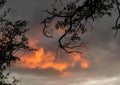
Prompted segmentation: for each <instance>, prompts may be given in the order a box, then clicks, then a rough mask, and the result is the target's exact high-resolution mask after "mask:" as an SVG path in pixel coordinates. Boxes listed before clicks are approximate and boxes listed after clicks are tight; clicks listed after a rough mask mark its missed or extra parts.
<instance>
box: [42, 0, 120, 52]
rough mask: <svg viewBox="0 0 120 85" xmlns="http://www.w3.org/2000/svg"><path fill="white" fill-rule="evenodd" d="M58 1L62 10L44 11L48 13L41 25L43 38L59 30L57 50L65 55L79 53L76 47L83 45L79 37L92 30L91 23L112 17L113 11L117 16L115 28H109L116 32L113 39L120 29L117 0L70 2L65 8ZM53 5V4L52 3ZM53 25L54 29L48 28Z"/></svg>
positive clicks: (119, 12) (51, 35)
mask: <svg viewBox="0 0 120 85" xmlns="http://www.w3.org/2000/svg"><path fill="white" fill-rule="evenodd" d="M57 1H60V3H61V5H62V7H61V8H62V9H59V7H58V8H57V7H55V6H53V9H52V10H51V11H49V10H45V12H46V13H48V14H49V15H48V17H46V18H45V19H44V20H43V21H42V24H43V25H44V29H43V33H44V35H45V36H47V37H49V38H52V37H53V34H54V31H56V30H59V29H61V30H62V31H63V32H64V33H63V34H62V33H61V36H60V38H59V39H58V43H59V45H58V46H59V48H61V49H63V50H64V51H65V52H67V53H72V52H81V51H80V50H77V48H78V47H83V46H84V45H85V43H84V42H83V41H82V39H81V35H82V34H84V33H86V32H87V30H88V28H90V27H91V28H93V26H92V22H95V21H96V19H99V18H102V17H103V16H105V15H108V16H109V17H111V16H113V15H112V14H113V11H116V13H117V14H118V16H117V19H116V20H115V26H114V27H111V28H112V29H113V30H115V31H116V33H115V35H114V37H115V36H116V35H117V32H118V30H119V29H120V23H119V19H120V2H119V0H83V1H84V2H82V1H81V0H72V1H70V2H68V3H67V4H66V5H65V6H64V5H63V4H62V0H55V2H57ZM54 4H55V3H54ZM51 25H54V28H51V27H50V26H51Z"/></svg>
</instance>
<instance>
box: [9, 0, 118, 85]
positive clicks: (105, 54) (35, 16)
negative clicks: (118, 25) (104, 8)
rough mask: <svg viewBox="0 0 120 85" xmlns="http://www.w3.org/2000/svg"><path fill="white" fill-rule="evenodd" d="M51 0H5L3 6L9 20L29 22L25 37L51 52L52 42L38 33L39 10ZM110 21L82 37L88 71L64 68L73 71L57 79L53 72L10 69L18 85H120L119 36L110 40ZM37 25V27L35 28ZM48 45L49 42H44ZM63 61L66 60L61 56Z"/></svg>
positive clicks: (111, 20)
mask: <svg viewBox="0 0 120 85" xmlns="http://www.w3.org/2000/svg"><path fill="white" fill-rule="evenodd" d="M51 1H52V0H8V3H7V7H10V8H11V9H12V11H11V14H10V16H11V17H10V18H14V19H21V18H22V19H27V20H29V21H30V22H31V24H32V26H31V28H30V29H31V31H30V32H29V36H30V38H31V39H33V40H38V41H37V46H38V47H44V48H45V49H46V50H52V51H55V49H56V47H55V46H56V42H55V40H51V39H47V38H45V37H44V36H43V34H42V26H41V25H40V24H38V23H40V21H41V19H43V16H44V15H43V14H42V10H44V9H47V8H49V7H50V4H52V2H51ZM114 18H116V17H115V16H114V17H113V18H111V19H109V18H108V17H107V16H106V17H103V18H102V19H99V20H96V22H95V23H94V27H95V29H93V30H90V31H89V32H88V33H86V34H85V35H83V36H84V38H85V41H86V42H88V44H87V46H86V57H87V58H88V59H89V61H90V68H88V69H85V70H83V69H81V68H79V66H76V67H75V68H73V69H68V70H70V71H72V72H73V74H72V75H71V76H69V77H65V78H60V77H58V76H57V74H58V73H57V72H56V71H55V70H53V69H49V70H39V69H37V68H36V69H32V70H31V69H27V68H19V67H17V66H16V67H15V68H13V71H14V72H15V73H16V75H18V76H19V77H20V79H21V83H20V85H119V84H120V46H119V44H120V33H119V34H118V35H117V37H116V38H113V35H114V31H113V30H112V29H111V27H112V26H113V25H114ZM36 24H37V25H36ZM48 42H49V43H48ZM65 58H67V57H65Z"/></svg>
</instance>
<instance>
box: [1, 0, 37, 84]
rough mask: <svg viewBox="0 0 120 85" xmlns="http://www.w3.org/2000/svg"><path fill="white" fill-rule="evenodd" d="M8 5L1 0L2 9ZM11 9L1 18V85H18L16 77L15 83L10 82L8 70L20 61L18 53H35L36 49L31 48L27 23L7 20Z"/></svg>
mask: <svg viewBox="0 0 120 85" xmlns="http://www.w3.org/2000/svg"><path fill="white" fill-rule="evenodd" d="M5 4H6V0H0V9H2V8H3V6H4V5H5ZM9 11H10V9H7V10H5V11H4V12H3V13H1V14H2V15H1V16H0V85H16V84H17V83H18V82H19V81H18V79H16V78H15V77H12V79H13V81H12V82H11V83H10V82H7V80H9V78H8V77H9V76H10V72H7V71H6V70H7V68H8V67H10V66H11V64H13V63H15V62H16V61H17V60H20V58H19V56H16V53H17V52H19V51H24V52H28V51H33V50H35V49H33V48H31V47H29V44H28V38H27V37H26V32H27V31H28V30H29V29H27V28H26V25H27V23H28V22H27V21H25V20H18V21H10V20H9V19H6V18H5V17H6V16H7V14H8V12H9Z"/></svg>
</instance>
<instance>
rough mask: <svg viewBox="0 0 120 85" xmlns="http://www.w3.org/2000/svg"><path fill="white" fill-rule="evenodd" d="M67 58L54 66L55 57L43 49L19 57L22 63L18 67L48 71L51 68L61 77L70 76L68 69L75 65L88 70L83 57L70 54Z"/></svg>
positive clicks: (87, 62) (86, 61) (86, 62)
mask: <svg viewBox="0 0 120 85" xmlns="http://www.w3.org/2000/svg"><path fill="white" fill-rule="evenodd" d="M68 58H71V59H70V60H67V59H66V60H64V61H62V60H60V61H58V62H56V63H55V64H54V60H55V55H54V53H53V52H51V51H47V52H45V51H44V48H39V49H38V50H37V51H35V52H34V53H33V54H31V55H30V56H23V57H21V61H22V63H21V64H19V66H22V67H24V68H30V69H35V68H38V69H48V68H52V69H54V70H56V71H59V72H61V74H62V75H61V77H64V76H69V75H71V72H68V71H67V69H68V68H74V67H75V66H76V65H78V64H79V65H80V67H81V68H83V69H87V68H89V61H88V60H86V59H85V58H84V57H81V56H80V54H77V53H74V54H70V56H69V57H68Z"/></svg>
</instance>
